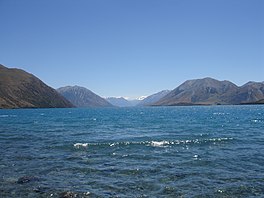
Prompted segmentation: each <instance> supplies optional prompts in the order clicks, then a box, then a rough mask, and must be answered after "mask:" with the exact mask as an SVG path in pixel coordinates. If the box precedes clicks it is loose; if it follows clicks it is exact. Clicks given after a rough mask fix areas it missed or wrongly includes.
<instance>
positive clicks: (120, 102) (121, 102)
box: [106, 97, 133, 107]
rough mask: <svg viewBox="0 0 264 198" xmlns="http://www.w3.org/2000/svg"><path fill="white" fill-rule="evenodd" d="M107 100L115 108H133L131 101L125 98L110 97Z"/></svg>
mask: <svg viewBox="0 0 264 198" xmlns="http://www.w3.org/2000/svg"><path fill="white" fill-rule="evenodd" d="M106 100H107V101H108V102H109V103H111V104H112V105H114V106H117V107H130V106H133V104H131V102H130V101H128V100H126V99H125V98H123V97H108V98H106Z"/></svg>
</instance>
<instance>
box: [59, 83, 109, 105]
mask: <svg viewBox="0 0 264 198" xmlns="http://www.w3.org/2000/svg"><path fill="white" fill-rule="evenodd" d="M57 91H58V92H59V93H60V94H61V95H62V96H64V97H65V98H66V99H67V100H69V101H70V102H71V103H72V104H73V105H75V106H76V107H112V106H113V105H112V104H110V103H109V102H108V101H106V100H105V99H104V98H102V97H100V96H98V95H96V94H95V93H93V92H92V91H90V90H89V89H86V88H84V87H79V86H66V87H61V88H59V89H57Z"/></svg>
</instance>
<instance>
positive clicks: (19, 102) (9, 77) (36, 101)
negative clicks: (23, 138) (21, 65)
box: [0, 65, 73, 108]
mask: <svg viewBox="0 0 264 198" xmlns="http://www.w3.org/2000/svg"><path fill="white" fill-rule="evenodd" d="M52 107H57V108H62V107H73V105H72V104H71V103H70V102H69V101H68V100H66V99H65V98H64V97H63V96H61V95H60V94H58V93H57V92H56V90H54V89H53V88H51V87H49V86H47V85H46V84H45V83H43V82H42V81H41V80H39V79H38V78H37V77H35V76H33V75H32V74H29V73H27V72H25V71H23V70H21V69H9V68H7V67H5V66H3V65H0V108H52Z"/></svg>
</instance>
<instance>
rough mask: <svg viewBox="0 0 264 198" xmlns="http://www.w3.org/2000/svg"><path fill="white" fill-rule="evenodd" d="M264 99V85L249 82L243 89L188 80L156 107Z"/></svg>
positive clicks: (217, 83)
mask: <svg viewBox="0 0 264 198" xmlns="http://www.w3.org/2000/svg"><path fill="white" fill-rule="evenodd" d="M261 99H264V84H263V83H255V82H249V83H247V84H245V85H243V86H241V87H238V86H237V85H235V84H233V83H232V82H229V81H218V80H215V79H212V78H204V79H196V80H188V81H186V82H184V83H183V84H181V85H180V86H179V87H177V88H176V89H174V90H172V91H171V92H170V93H169V94H167V95H166V96H165V97H163V98H162V99H160V100H159V101H158V102H156V103H155V104H154V105H165V106H168V105H213V104H243V103H251V102H256V101H258V100H261Z"/></svg>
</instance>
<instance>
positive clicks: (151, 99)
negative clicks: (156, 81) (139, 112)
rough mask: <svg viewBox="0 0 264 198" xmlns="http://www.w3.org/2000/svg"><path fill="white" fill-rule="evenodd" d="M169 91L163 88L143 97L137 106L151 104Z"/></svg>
mask: <svg viewBox="0 0 264 198" xmlns="http://www.w3.org/2000/svg"><path fill="white" fill-rule="evenodd" d="M169 92H170V90H163V91H160V92H158V93H155V94H152V95H150V96H148V97H146V98H145V99H143V100H142V101H141V102H139V104H138V106H149V105H152V104H154V103H156V102H158V101H159V100H160V99H161V98H163V97H164V96H166V95H167V94H168V93H169Z"/></svg>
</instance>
